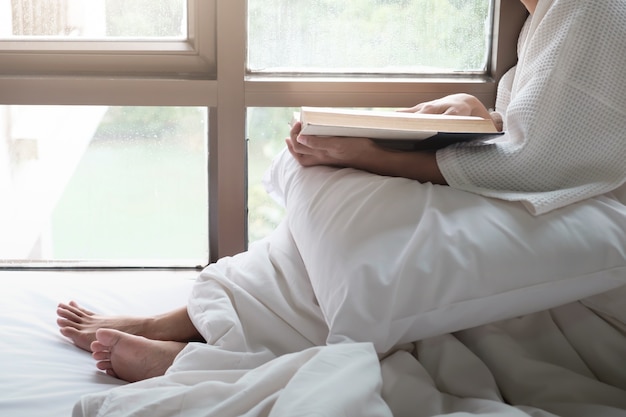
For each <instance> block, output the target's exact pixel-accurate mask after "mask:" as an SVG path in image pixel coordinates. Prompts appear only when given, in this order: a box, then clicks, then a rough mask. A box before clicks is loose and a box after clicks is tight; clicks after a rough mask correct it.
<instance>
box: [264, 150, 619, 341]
mask: <svg viewBox="0 0 626 417" xmlns="http://www.w3.org/2000/svg"><path fill="white" fill-rule="evenodd" d="M266 186H267V188H268V191H269V192H270V193H271V194H272V195H273V196H274V197H275V198H277V199H278V201H281V200H283V201H285V202H286V206H287V216H288V224H289V227H290V228H291V231H292V234H293V237H294V239H295V242H296V245H297V247H298V250H299V251H300V254H301V256H302V259H303V261H304V264H305V266H306V269H307V272H308V274H309V278H310V280H311V284H312V286H313V289H314V291H315V294H316V296H317V298H318V301H319V304H320V307H321V309H322V311H323V313H324V316H325V318H326V321H327V323H328V326H329V328H330V333H329V337H328V343H341V342H347V341H355V342H372V343H374V345H375V347H376V350H377V351H378V352H380V353H383V352H386V351H388V350H389V349H391V348H392V347H394V346H395V345H397V344H399V343H403V342H408V341H414V340H419V339H423V338H426V337H431V336H435V335H439V334H443V333H448V332H453V331H457V330H461V329H465V328H469V327H474V326H478V325H482V324H486V323H489V322H492V321H496V320H500V319H506V318H511V317H514V316H518V315H523V314H528V313H532V312H535V311H540V310H544V309H547V308H551V307H555V306H558V305H561V304H564V303H567V302H571V301H575V300H578V299H580V298H583V297H587V296H590V295H594V294H598V293H601V292H604V291H607V290H609V289H612V288H615V287H618V286H620V285H623V284H625V283H626V230H625V228H626V208H625V207H624V205H622V204H620V203H619V202H618V201H617V200H615V199H612V198H609V197H606V196H602V197H598V198H594V199H591V200H588V201H585V202H582V203H578V204H574V205H571V206H568V207H565V208H563V209H559V210H555V211H554V212H551V213H547V214H545V215H542V216H532V215H531V214H529V213H528V211H527V210H526V209H525V208H524V207H523V206H522V205H521V204H519V203H516V202H506V201H501V200H496V199H490V198H486V197H482V196H479V195H475V194H471V193H468V192H464V191H459V190H455V189H453V188H450V187H446V186H436V185H432V184H420V183H418V182H417V181H412V180H408V179H404V178H390V177H383V176H377V175H372V174H369V173H366V172H362V171H357V170H353V169H336V168H330V167H313V168H302V167H300V165H299V164H298V163H297V162H296V161H295V160H294V159H293V158H292V157H291V155H290V154H288V153H286V152H283V153H282V154H281V155H279V156H278V157H277V158H276V159H275V161H274V163H273V166H272V167H271V168H270V171H269V172H268V175H267V177H266Z"/></svg>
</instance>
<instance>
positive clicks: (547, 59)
mask: <svg viewBox="0 0 626 417" xmlns="http://www.w3.org/2000/svg"><path fill="white" fill-rule="evenodd" d="M542 4H543V6H544V7H546V9H545V10H539V8H540V7H541V6H542ZM537 11H538V12H539V14H540V16H537V13H535V15H534V16H533V21H532V22H531V25H530V29H529V34H528V36H527V38H526V42H525V44H524V45H523V47H522V50H521V54H520V59H519V62H518V65H517V68H516V72H515V80H514V82H513V85H512V91H511V97H510V102H509V105H508V107H507V109H506V113H505V126H506V129H507V130H506V133H505V135H503V137H502V138H501V139H500V140H498V141H497V142H495V143H490V144H474V145H473V144H459V145H455V146H451V147H448V148H445V149H442V150H440V151H438V152H437V162H438V164H439V168H440V170H441V172H442V174H443V176H444V177H445V179H446V180H447V182H448V184H449V185H450V186H452V187H455V188H459V189H463V190H466V191H470V192H474V193H478V194H482V195H485V196H489V197H495V198H500V199H504V200H511V201H521V202H522V203H523V204H524V205H525V206H526V207H527V208H528V209H529V211H530V212H531V213H532V214H535V215H539V214H542V213H546V212H548V211H551V210H554V209H557V208H559V207H564V206H566V205H569V204H572V203H575V202H578V201H581V200H584V199H586V198H590V197H593V196H597V195H600V194H604V193H607V192H610V191H612V190H614V189H616V188H618V187H619V186H620V185H622V184H623V183H624V182H626V77H625V76H624V73H623V71H624V68H626V53H624V51H626V4H625V3H624V2H623V1H621V0H607V1H603V2H589V1H584V0H554V1H552V2H549V1H548V2H543V3H542V2H540V3H539V6H538V10H537Z"/></svg>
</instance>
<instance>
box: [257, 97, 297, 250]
mask: <svg viewBox="0 0 626 417" xmlns="http://www.w3.org/2000/svg"><path fill="white" fill-rule="evenodd" d="M295 110H296V109H294V108H285V107H280V108H278V107H251V108H248V113H247V119H248V121H247V136H248V241H249V242H254V241H256V240H259V239H261V238H263V237H265V236H267V235H268V234H269V233H270V232H271V231H272V230H274V229H275V228H276V226H277V225H278V223H280V221H281V220H282V218H283V217H284V214H285V211H284V209H283V208H282V207H281V206H279V205H278V204H277V203H276V202H275V201H274V200H273V199H272V198H271V197H270V196H269V195H268V194H267V193H266V191H265V188H264V187H263V184H262V178H263V174H264V173H265V171H266V170H267V169H268V168H269V166H270V164H271V162H272V158H274V156H275V155H277V154H278V153H279V152H280V151H281V150H282V149H283V148H284V147H285V138H286V137H287V136H289V129H290V128H289V125H288V123H289V121H290V120H291V118H292V115H293V112H294V111H295Z"/></svg>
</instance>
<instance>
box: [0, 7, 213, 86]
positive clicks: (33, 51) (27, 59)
mask: <svg viewBox="0 0 626 417" xmlns="http://www.w3.org/2000/svg"><path fill="white" fill-rule="evenodd" d="M215 1H216V0H205V1H202V0H187V14H188V16H187V27H188V29H187V39H181V40H173V39H161V40H158V39H151V40H146V41H139V40H89V39H86V40H82V39H75V38H67V39H62V38H59V39H50V40H42V39H41V38H40V37H35V38H33V39H28V38H22V37H19V38H16V39H0V62H2V65H0V75H3V76H12V75H20V76H33V77H37V76H43V77H50V76H76V75H79V76H98V75H111V74H115V76H139V77H147V76H166V77H168V78H183V79H187V78H200V79H215V76H216V70H215V68H216V62H215V55H216V53H215V36H216V33H215V31H214V30H212V26H211V25H203V24H201V23H202V20H203V19H207V20H208V21H215Z"/></svg>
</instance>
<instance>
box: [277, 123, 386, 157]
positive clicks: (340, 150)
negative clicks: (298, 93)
mask: <svg viewBox="0 0 626 417" xmlns="http://www.w3.org/2000/svg"><path fill="white" fill-rule="evenodd" d="M301 128H302V125H301V124H300V123H299V122H298V123H295V124H294V125H293V127H292V128H291V132H290V136H289V138H287V140H286V142H287V147H288V148H289V151H290V152H291V154H292V155H293V157H294V158H296V160H297V161H298V162H299V163H300V164H301V165H303V166H314V165H330V166H339V167H350V168H357V169H365V168H364V167H365V166H367V165H368V160H369V159H371V158H375V157H376V151H377V148H378V146H377V145H376V144H375V143H374V142H373V141H372V140H371V139H366V138H345V137H342V138H337V137H327V136H324V137H320V136H304V135H300V130H301Z"/></svg>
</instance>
